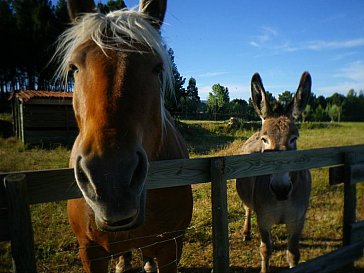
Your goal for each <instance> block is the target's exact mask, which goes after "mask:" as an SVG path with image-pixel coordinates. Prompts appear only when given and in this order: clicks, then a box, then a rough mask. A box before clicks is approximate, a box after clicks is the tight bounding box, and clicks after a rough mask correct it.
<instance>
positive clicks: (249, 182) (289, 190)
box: [236, 72, 311, 272]
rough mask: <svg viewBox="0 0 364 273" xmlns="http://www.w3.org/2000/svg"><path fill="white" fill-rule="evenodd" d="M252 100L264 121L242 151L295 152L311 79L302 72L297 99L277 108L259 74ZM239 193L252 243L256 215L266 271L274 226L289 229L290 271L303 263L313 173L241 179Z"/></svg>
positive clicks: (245, 152)
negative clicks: (302, 246) (302, 243)
mask: <svg viewBox="0 0 364 273" xmlns="http://www.w3.org/2000/svg"><path fill="white" fill-rule="evenodd" d="M251 92H252V101H253V105H254V108H255V111H256V113H257V114H258V115H259V117H260V118H261V119H262V127H261V129H260V131H259V132H257V133H255V134H254V135H252V136H251V137H250V138H249V139H248V140H247V141H246V142H245V143H244V145H243V147H242V150H241V153H243V154H251V153H255V152H267V151H286V150H296V149H297V147H296V140H297V138H298V129H297V126H296V125H295V123H294V120H295V119H297V118H298V117H299V116H300V114H301V112H302V111H303V110H304V109H305V106H306V104H307V102H308V98H309V96H310V92H311V76H310V74H309V73H307V72H305V73H303V75H302V77H301V81H300V84H299V87H298V90H297V93H296V95H295V96H294V98H293V99H292V101H291V103H290V104H289V105H288V106H287V107H286V109H284V107H283V106H282V105H277V107H276V108H275V109H274V110H272V107H271V105H270V104H269V101H268V99H267V95H266V92H265V90H264V87H263V83H262V80H261V78H260V76H259V74H254V76H253V78H252V82H251ZM236 189H237V191H238V194H239V196H240V198H241V199H242V200H243V203H244V208H245V222H244V228H243V235H244V239H245V240H246V239H250V228H251V224H250V221H251V219H250V218H251V210H252V209H253V210H254V211H255V213H256V215H257V223H258V228H259V233H260V237H261V245H260V254H261V257H262V265H261V272H267V271H268V269H269V258H270V256H271V253H272V247H271V238H270V230H271V227H272V225H274V224H286V225H287V231H288V250H287V260H288V263H289V266H290V267H293V266H295V265H296V264H297V263H298V261H299V259H300V252H299V239H300V236H301V233H302V229H303V225H304V221H305V214H306V210H307V207H308V203H309V198H310V192H311V175H310V172H309V171H308V170H304V171H296V172H289V173H288V172H287V173H277V174H272V175H264V176H257V177H247V178H239V179H237V180H236Z"/></svg>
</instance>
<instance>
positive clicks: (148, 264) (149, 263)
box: [143, 257, 158, 273]
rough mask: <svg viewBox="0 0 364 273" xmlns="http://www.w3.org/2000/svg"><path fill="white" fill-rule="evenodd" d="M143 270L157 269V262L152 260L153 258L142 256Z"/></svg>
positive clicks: (147, 272) (148, 272) (148, 271)
mask: <svg viewBox="0 0 364 273" xmlns="http://www.w3.org/2000/svg"><path fill="white" fill-rule="evenodd" d="M143 262H144V272H146V273H153V272H157V271H158V267H157V264H156V263H155V261H154V258H149V257H144V259H143Z"/></svg>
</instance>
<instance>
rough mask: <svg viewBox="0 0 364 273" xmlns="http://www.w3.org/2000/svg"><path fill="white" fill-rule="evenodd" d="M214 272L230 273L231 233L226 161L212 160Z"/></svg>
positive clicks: (221, 159)
mask: <svg viewBox="0 0 364 273" xmlns="http://www.w3.org/2000/svg"><path fill="white" fill-rule="evenodd" d="M211 204H212V244H213V261H214V264H213V271H214V272H219V273H228V272H229V231H228V212H227V210H228V205H227V185H226V179H225V159H224V158H214V159H212V160H211Z"/></svg>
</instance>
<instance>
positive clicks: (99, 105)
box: [58, 0, 171, 231]
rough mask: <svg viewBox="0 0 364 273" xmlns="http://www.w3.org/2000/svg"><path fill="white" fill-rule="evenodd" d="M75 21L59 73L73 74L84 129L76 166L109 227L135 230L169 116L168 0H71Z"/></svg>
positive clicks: (102, 224)
mask: <svg viewBox="0 0 364 273" xmlns="http://www.w3.org/2000/svg"><path fill="white" fill-rule="evenodd" d="M68 10H69V15H70V17H71V18H72V19H73V20H74V23H73V26H72V27H71V28H70V29H68V30H67V31H66V32H65V33H64V34H63V35H62V36H61V38H60V42H59V46H58V54H60V55H61V56H62V57H63V61H62V65H61V67H60V73H62V74H63V75H65V74H67V70H69V71H70V72H71V73H72V74H73V79H74V97H73V107H74V112H75V116H76V120H77V124H78V127H79V134H78V136H77V139H76V141H75V143H74V146H73V149H72V155H71V160H70V166H71V167H74V171H75V177H76V181H77V185H78V187H79V188H80V190H81V192H82V194H83V197H84V198H85V200H86V202H87V204H88V205H89V206H90V207H91V208H92V210H93V212H94V214H95V222H96V225H97V227H98V228H99V229H101V230H103V231H118V230H129V229H131V228H134V227H136V226H139V225H140V224H142V223H143V221H144V217H145V215H144V214H145V200H146V190H145V180H146V176H147V171H148V162H149V160H151V159H153V158H154V157H156V155H157V154H158V153H159V149H160V147H161V143H162V135H163V127H164V122H167V121H166V114H165V112H164V105H163V96H164V92H165V91H166V90H167V89H169V87H170V84H171V64H170V57H169V55H168V52H167V51H166V47H165V45H164V43H163V42H162V39H161V36H160V31H159V30H160V26H161V24H162V21H163V18H164V13H165V10H166V1H162V0H160V1H159V0H151V1H141V3H140V8H139V11H136V10H126V9H123V10H118V11H114V12H111V13H109V14H107V15H103V14H100V13H97V12H96V11H95V10H96V9H95V5H94V2H93V1H92V0H91V1H90V0H89V1H68Z"/></svg>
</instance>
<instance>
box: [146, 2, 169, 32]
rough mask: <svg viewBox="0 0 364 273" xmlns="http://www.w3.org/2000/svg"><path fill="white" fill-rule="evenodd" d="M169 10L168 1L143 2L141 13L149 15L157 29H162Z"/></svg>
mask: <svg viewBox="0 0 364 273" xmlns="http://www.w3.org/2000/svg"><path fill="white" fill-rule="evenodd" d="M166 9H167V0H141V1H140V6H139V11H140V12H144V13H145V14H148V16H150V17H152V18H153V19H154V20H153V21H152V22H151V23H152V25H153V26H155V27H156V28H158V29H159V28H160V27H161V25H162V23H163V19H164V15H165V13H166Z"/></svg>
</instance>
